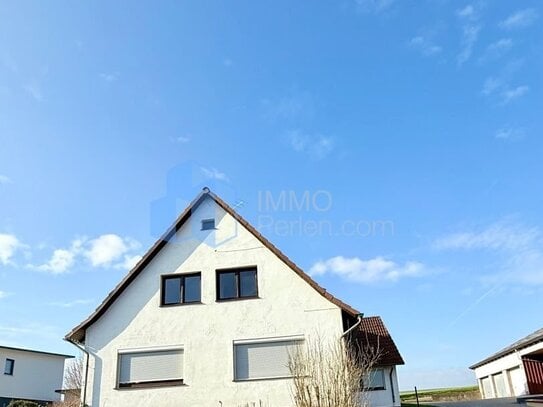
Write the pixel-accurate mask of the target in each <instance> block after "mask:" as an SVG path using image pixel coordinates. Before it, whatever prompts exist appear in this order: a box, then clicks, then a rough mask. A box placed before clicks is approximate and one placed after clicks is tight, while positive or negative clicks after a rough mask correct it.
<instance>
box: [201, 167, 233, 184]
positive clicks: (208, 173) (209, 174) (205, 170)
mask: <svg viewBox="0 0 543 407" xmlns="http://www.w3.org/2000/svg"><path fill="white" fill-rule="evenodd" d="M200 171H201V172H202V174H203V176H204V177H206V178H207V179H216V180H218V181H225V182H228V181H230V179H229V178H228V176H227V175H226V174H225V173H224V172H220V171H219V170H217V169H216V168H214V167H200Z"/></svg>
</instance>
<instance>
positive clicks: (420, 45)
mask: <svg viewBox="0 0 543 407" xmlns="http://www.w3.org/2000/svg"><path fill="white" fill-rule="evenodd" d="M409 46H410V47H411V48H413V49H415V50H417V51H419V52H420V53H421V54H422V55H424V56H427V57H428V56H432V55H436V54H439V53H440V52H441V51H442V48H441V46H439V45H436V44H434V43H433V42H432V41H431V40H430V39H428V38H426V37H423V36H420V35H419V36H416V37H413V38H411V40H409Z"/></svg>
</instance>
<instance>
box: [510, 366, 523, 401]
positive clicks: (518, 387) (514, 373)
mask: <svg viewBox="0 0 543 407" xmlns="http://www.w3.org/2000/svg"><path fill="white" fill-rule="evenodd" d="M509 377H510V378H511V385H512V386H513V393H514V396H523V395H524V394H526V388H525V383H526V380H525V379H524V374H523V373H522V370H521V369H520V367H516V368H514V369H511V370H509Z"/></svg>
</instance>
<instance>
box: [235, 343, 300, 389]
mask: <svg viewBox="0 0 543 407" xmlns="http://www.w3.org/2000/svg"><path fill="white" fill-rule="evenodd" d="M304 341H305V337H304V335H293V336H276V337H272V338H257V339H240V340H234V341H233V343H232V356H233V381H234V382H253V381H258V380H273V379H290V378H292V377H293V376H292V375H291V374H288V375H282V376H266V377H255V378H247V379H239V378H237V377H236V376H237V375H236V359H237V357H236V346H238V345H256V344H272V343H277V342H298V344H299V345H303V343H304Z"/></svg>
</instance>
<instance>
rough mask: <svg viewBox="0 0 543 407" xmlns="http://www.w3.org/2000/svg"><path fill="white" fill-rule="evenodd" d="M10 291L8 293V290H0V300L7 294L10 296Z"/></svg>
mask: <svg viewBox="0 0 543 407" xmlns="http://www.w3.org/2000/svg"><path fill="white" fill-rule="evenodd" d="M11 295H12V293H8V292H5V291H0V300H2V299H4V298H7V297H9V296H11Z"/></svg>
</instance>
